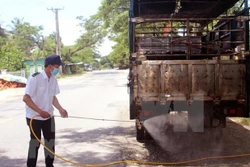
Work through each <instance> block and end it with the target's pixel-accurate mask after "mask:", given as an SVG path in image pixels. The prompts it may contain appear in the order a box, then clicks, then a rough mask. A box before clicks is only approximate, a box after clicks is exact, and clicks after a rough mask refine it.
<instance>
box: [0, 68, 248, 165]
mask: <svg viewBox="0 0 250 167" xmlns="http://www.w3.org/2000/svg"><path fill="white" fill-rule="evenodd" d="M127 74H128V71H118V70H107V71H95V72H89V73H87V74H84V75H82V76H79V77H73V78H67V79H60V80H59V85H60V89H61V93H60V95H59V96H58V99H59V101H60V103H61V104H62V106H63V107H64V108H65V109H67V111H68V113H69V116H70V117H73V118H67V119H63V118H60V117H56V153H57V154H58V155H60V156H62V157H64V158H66V159H69V160H71V161H73V162H78V163H83V164H103V163H108V162H113V161H118V160H141V161H154V162H175V161H185V160H189V159H196V158H202V157H211V156H222V155H233V154H244V153H248V154H250V140H249V139H250V132H249V129H247V127H243V126H241V125H239V124H237V123H235V122H233V121H230V120H228V127H227V128H226V129H224V131H223V138H222V140H221V142H219V143H213V142H210V141H208V140H206V139H204V136H201V135H195V136H186V135H184V136H182V137H181V138H179V139H178V140H177V141H175V142H171V144H170V143H168V142H166V143H164V144H165V146H166V147H164V148H161V147H160V146H158V144H156V143H154V142H149V143H146V144H142V143H138V142H137V141H136V140H135V128H134V122H133V121H132V122H119V121H117V122H115V121H102V120H91V119H90V120H88V119H82V117H89V118H98V119H99V118H100V119H112V120H129V113H128V106H129V104H128V94H127V88H126V83H127V80H126V78H127ZM23 92H24V89H12V90H6V91H0V107H1V108H0V112H1V114H0V143H1V146H0V166H1V167H24V166H25V162H26V156H27V149H28V141H29V130H28V127H27V125H26V120H25V110H24V103H23V102H22V95H23ZM55 115H59V113H58V112H57V111H55ZM166 141H168V140H166ZM170 145H171V148H179V149H176V150H175V151H173V149H169V150H167V148H169V146H170ZM180 148H181V149H180ZM170 150H171V151H170ZM249 162H250V158H249V157H243V158H234V159H218V160H213V159H210V160H205V161H200V162H196V163H190V164H188V165H182V166H223V167H229V166H230V167H231V166H232V167H235V166H245V167H247V166H250V164H249ZM43 166H44V155H43V148H42V146H41V147H40V150H39V158H38V167H43ZM55 166H56V167H68V166H73V165H70V164H68V163H65V162H63V161H61V160H60V159H58V158H56V160H55ZM114 166H117V167H118V166H147V165H136V164H120V165H114ZM153 166H156V165H153Z"/></svg>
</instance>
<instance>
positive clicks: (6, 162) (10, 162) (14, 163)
mask: <svg viewBox="0 0 250 167" xmlns="http://www.w3.org/2000/svg"><path fill="white" fill-rule="evenodd" d="M4 154H5V151H3V150H0V162H3V163H1V164H0V166H1V167H10V166H11V167H21V166H24V165H25V163H26V159H18V158H9V157H7V156H5V155H4Z"/></svg>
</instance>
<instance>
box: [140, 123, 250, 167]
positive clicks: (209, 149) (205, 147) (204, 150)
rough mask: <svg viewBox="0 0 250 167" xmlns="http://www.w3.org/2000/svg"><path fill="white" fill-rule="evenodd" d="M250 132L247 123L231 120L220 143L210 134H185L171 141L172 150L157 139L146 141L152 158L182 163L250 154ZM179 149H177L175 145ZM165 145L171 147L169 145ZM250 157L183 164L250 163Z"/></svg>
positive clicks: (232, 164) (236, 164)
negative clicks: (160, 144)
mask: <svg viewBox="0 0 250 167" xmlns="http://www.w3.org/2000/svg"><path fill="white" fill-rule="evenodd" d="M249 138H250V131H249V130H247V129H246V128H244V127H243V126H241V125H239V124H237V123H235V122H232V121H230V120H228V121H227V128H225V129H224V130H223V138H222V140H221V141H220V142H215V141H211V140H210V139H209V136H207V134H205V135H204V134H203V135H202V134H191V135H184V136H183V135H182V138H178V140H176V141H175V142H171V143H169V144H171V146H169V147H170V148H171V151H169V150H167V149H162V147H160V146H159V145H157V144H156V143H155V142H151V143H150V142H149V143H146V144H145V147H146V148H147V150H148V151H149V157H148V161H157V162H181V161H188V160H194V159H199V158H205V157H215V156H228V155H239V154H250V150H249V148H250V140H249ZM175 147H176V148H178V149H176V150H175V151H173V148H175ZM165 148H168V147H167V146H166V147H165ZM249 162H250V157H241V158H232V159H225V158H221V159H209V160H204V161H199V162H193V163H189V164H182V165H180V166H187V165H192V166H207V165H213V166H223V165H225V166H226V167H228V166H229V165H228V164H230V166H246V167H248V166H250V163H249Z"/></svg>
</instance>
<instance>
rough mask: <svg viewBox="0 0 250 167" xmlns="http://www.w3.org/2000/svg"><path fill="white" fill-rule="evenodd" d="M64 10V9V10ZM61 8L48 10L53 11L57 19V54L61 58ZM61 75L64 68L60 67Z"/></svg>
mask: <svg viewBox="0 0 250 167" xmlns="http://www.w3.org/2000/svg"><path fill="white" fill-rule="evenodd" d="M63 9H64V8H63ZM63 9H61V8H50V9H48V10H51V11H52V12H54V13H55V19H56V54H57V55H59V56H60V58H61V59H62V57H61V37H60V32H59V19H58V11H59V10H63ZM60 74H62V67H60Z"/></svg>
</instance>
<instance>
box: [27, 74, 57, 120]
mask: <svg viewBox="0 0 250 167" xmlns="http://www.w3.org/2000/svg"><path fill="white" fill-rule="evenodd" d="M59 93H60V90H59V86H58V82H57V79H56V78H55V77H54V76H51V77H50V78H48V76H47V74H46V73H45V71H42V72H41V73H39V74H37V75H34V76H30V77H29V79H28V81H27V84H26V89H25V94H27V95H29V96H30V97H31V99H32V100H33V102H34V103H35V104H36V105H37V106H38V107H39V108H40V109H42V110H43V111H46V112H48V113H49V114H50V115H51V116H53V113H54V107H53V97H54V96H55V95H57V94H59ZM34 115H39V114H38V113H37V112H36V111H34V110H32V109H31V108H30V107H29V106H27V105H26V117H27V118H32V117H33V116H34ZM35 119H37V120H46V119H44V118H42V117H41V116H37V117H35Z"/></svg>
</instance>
